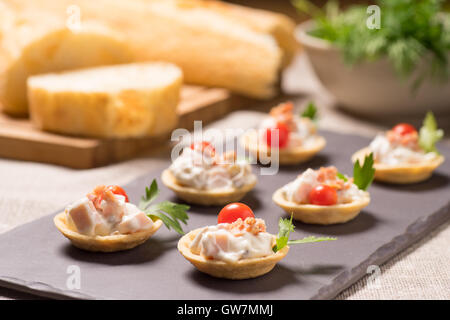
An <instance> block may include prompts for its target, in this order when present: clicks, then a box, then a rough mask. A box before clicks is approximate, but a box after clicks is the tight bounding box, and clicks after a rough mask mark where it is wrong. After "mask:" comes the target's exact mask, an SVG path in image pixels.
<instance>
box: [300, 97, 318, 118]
mask: <svg viewBox="0 0 450 320" xmlns="http://www.w3.org/2000/svg"><path fill="white" fill-rule="evenodd" d="M301 116H302V118H310V119H311V120H313V121H315V120H316V118H317V107H316V105H315V104H314V102H312V101H310V102H309V103H308V105H307V106H306V109H305V111H303V113H302V115H301Z"/></svg>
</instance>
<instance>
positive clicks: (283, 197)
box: [272, 155, 374, 225]
mask: <svg viewBox="0 0 450 320" xmlns="http://www.w3.org/2000/svg"><path fill="white" fill-rule="evenodd" d="M372 165H373V160H372V156H371V155H370V156H368V157H366V158H365V160H364V165H363V166H362V167H361V166H360V165H359V162H357V163H356V164H355V168H354V178H349V177H348V176H346V175H344V174H342V173H339V172H338V170H337V169H336V167H326V168H323V167H322V168H320V169H319V170H313V169H307V170H306V171H305V172H303V173H302V174H300V175H299V176H298V177H297V179H295V180H294V181H292V182H290V183H288V184H287V185H285V186H283V187H282V188H280V189H278V190H277V191H275V193H274V194H273V197H272V199H273V201H274V202H275V203H276V204H277V205H279V206H280V207H281V208H283V210H285V211H286V212H287V213H288V214H290V215H292V216H293V217H294V219H295V220H298V221H301V222H304V223H310V224H322V225H328V224H337V223H344V222H347V221H350V220H352V219H354V218H355V217H356V216H357V215H358V214H359V213H360V212H361V210H362V209H363V208H364V207H366V206H367V205H369V203H370V195H369V193H368V192H367V191H366V190H367V188H368V187H369V185H370V183H371V182H372V179H373V174H374V169H373V167H372Z"/></svg>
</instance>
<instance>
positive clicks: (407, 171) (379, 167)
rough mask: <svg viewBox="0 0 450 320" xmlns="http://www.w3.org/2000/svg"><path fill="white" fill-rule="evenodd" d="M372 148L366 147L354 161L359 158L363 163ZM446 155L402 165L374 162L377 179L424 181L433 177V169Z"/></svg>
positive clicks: (395, 182)
mask: <svg viewBox="0 0 450 320" xmlns="http://www.w3.org/2000/svg"><path fill="white" fill-rule="evenodd" d="M370 152H371V151H370V148H369V147H366V148H363V149H361V150H359V151H357V152H355V153H354V154H353V156H352V161H353V162H356V161H357V160H359V161H360V163H362V162H363V161H364V158H365V156H366V155H368V154H370ZM444 160H445V159H444V156H442V155H439V156H438V157H437V158H436V159H433V160H431V161H424V162H420V163H405V164H400V165H388V164H383V163H377V162H375V163H374V168H375V180H376V181H381V182H387V183H393V184H411V183H417V182H422V181H425V180H427V179H429V178H430V177H431V175H432V174H433V171H434V170H436V168H437V167H439V166H440V165H441V164H442V163H443V162H444Z"/></svg>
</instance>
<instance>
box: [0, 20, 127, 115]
mask: <svg viewBox="0 0 450 320" xmlns="http://www.w3.org/2000/svg"><path fill="white" fill-rule="evenodd" d="M8 17H9V20H8V21H6V22H5V21H3V23H2V24H0V32H1V36H0V108H1V109H2V110H3V111H4V112H6V113H9V114H12V115H19V116H24V115H27V113H28V106H27V104H28V103H27V100H26V80H27V78H28V77H29V76H31V75H36V74H41V73H48V72H57V71H63V70H71V69H77V68H86V67H91V66H100V65H109V64H118V63H128V62H132V61H133V60H134V57H133V54H132V52H131V49H130V47H129V46H128V44H127V42H126V41H125V40H124V39H123V37H122V35H121V34H120V33H118V32H116V31H113V30H112V29H110V28H108V27H106V26H104V25H103V24H98V23H96V22H89V21H85V22H84V23H82V24H80V26H79V28H76V29H70V28H68V27H66V21H65V20H64V19H60V18H58V17H57V16H54V15H51V14H49V13H45V12H42V11H35V12H34V11H33V12H21V13H18V14H16V15H12V14H8Z"/></svg>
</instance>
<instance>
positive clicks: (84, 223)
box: [66, 197, 97, 235]
mask: <svg viewBox="0 0 450 320" xmlns="http://www.w3.org/2000/svg"><path fill="white" fill-rule="evenodd" d="M66 214H67V216H68V217H70V220H71V221H72V222H73V225H74V226H75V227H76V229H77V231H78V232H79V233H82V234H85V235H94V234H95V225H96V214H97V211H96V210H95V207H94V204H93V203H92V201H90V200H89V199H88V198H87V197H84V198H82V199H81V200H79V201H77V202H75V203H73V204H72V205H70V206H69V207H67V209H66Z"/></svg>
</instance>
